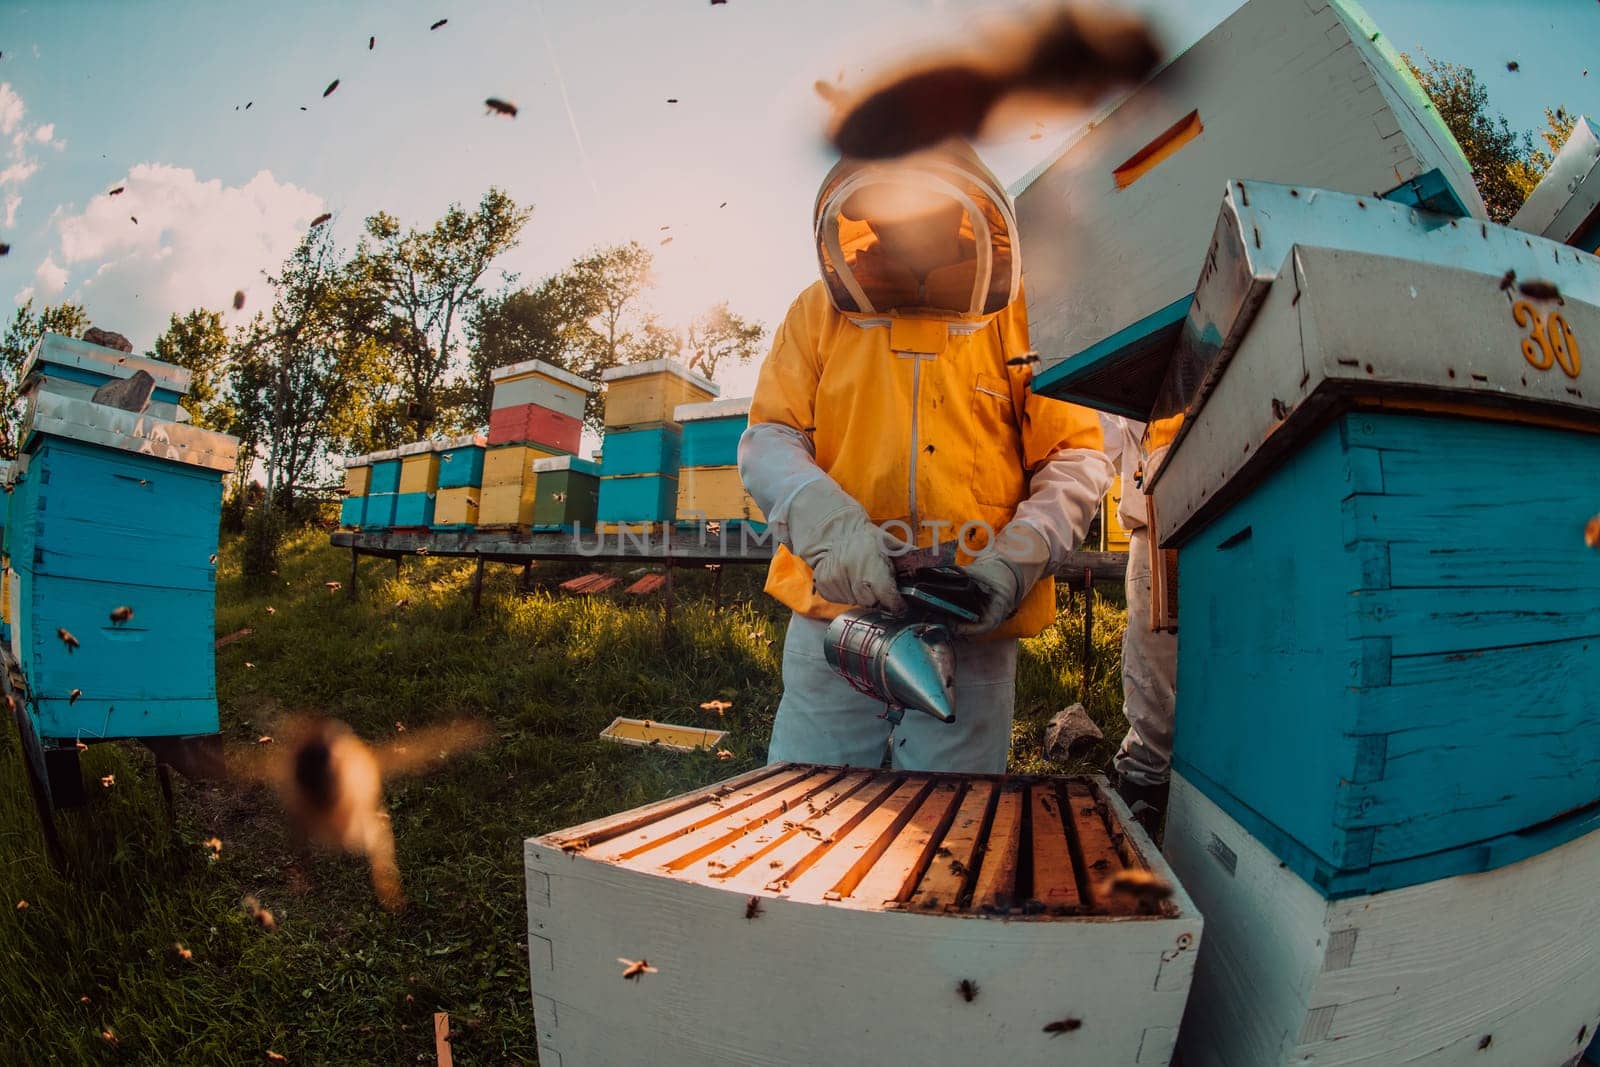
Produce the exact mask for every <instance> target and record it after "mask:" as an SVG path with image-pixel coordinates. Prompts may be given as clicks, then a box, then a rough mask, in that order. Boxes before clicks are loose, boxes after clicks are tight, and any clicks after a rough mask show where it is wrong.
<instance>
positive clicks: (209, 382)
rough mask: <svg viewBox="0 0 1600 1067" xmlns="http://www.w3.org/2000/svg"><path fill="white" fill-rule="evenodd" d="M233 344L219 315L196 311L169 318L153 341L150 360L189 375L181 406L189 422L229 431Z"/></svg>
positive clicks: (230, 426)
mask: <svg viewBox="0 0 1600 1067" xmlns="http://www.w3.org/2000/svg"><path fill="white" fill-rule="evenodd" d="M232 354H233V344H232V341H231V340H230V339H229V337H228V331H227V330H226V329H225V328H224V327H223V325H222V314H221V312H217V311H208V310H206V309H205V308H196V309H195V310H193V311H191V312H189V313H188V314H187V315H183V316H181V317H180V316H178V315H176V314H174V315H172V316H171V317H170V318H169V319H168V321H167V329H166V332H164V333H163V334H162V335H161V336H160V337H157V338H156V343H155V347H154V348H153V349H152V350H151V351H150V358H151V359H159V360H162V361H163V362H166V363H173V364H176V365H177V366H179V367H182V368H184V369H185V370H187V371H188V372H189V375H190V378H189V392H188V393H187V394H186V395H185V396H184V400H183V406H184V407H185V408H186V409H187V410H188V412H189V416H190V420H191V421H192V422H193V423H194V424H195V425H196V426H199V427H201V428H202V429H206V430H218V431H221V432H223V433H230V432H232V427H233V422H234V415H235V412H234V408H233V403H232V400H231V397H230V396H229V395H228V391H227V382H226V377H227V374H228V370H229V362H230V360H231V359H232Z"/></svg>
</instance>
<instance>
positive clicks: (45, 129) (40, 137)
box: [33, 122, 56, 144]
mask: <svg viewBox="0 0 1600 1067" xmlns="http://www.w3.org/2000/svg"><path fill="white" fill-rule="evenodd" d="M55 135H56V124H55V123H53V122H47V123H45V124H44V125H43V126H40V127H39V128H38V129H37V130H34V131H33V139H34V140H35V141H38V142H39V143H40V144H49V143H50V138H52V137H54V136H55Z"/></svg>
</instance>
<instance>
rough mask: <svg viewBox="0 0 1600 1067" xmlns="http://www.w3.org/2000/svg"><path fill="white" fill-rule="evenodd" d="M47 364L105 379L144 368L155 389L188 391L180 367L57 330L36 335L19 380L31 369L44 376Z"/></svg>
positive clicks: (46, 371) (187, 373) (187, 380)
mask: <svg viewBox="0 0 1600 1067" xmlns="http://www.w3.org/2000/svg"><path fill="white" fill-rule="evenodd" d="M51 364H54V365H56V366H61V367H72V368H74V369H77V370H86V371H90V372H91V373H94V374H103V375H105V376H107V377H109V378H128V377H132V376H133V375H134V374H135V373H136V372H138V371H147V372H149V374H150V377H152V378H154V379H155V380H156V388H158V389H165V390H168V391H170V392H174V393H180V394H181V393H187V392H188V391H189V381H190V377H191V375H190V373H189V371H187V370H186V369H184V368H183V367H179V366H175V365H173V364H171V363H163V362H162V361H161V360H157V359H146V358H144V357H143V356H135V355H132V354H131V353H128V352H118V351H117V350H116V349H114V348H106V347H104V346H103V345H96V344H90V343H89V342H88V341H85V340H82V339H80V338H77V337H64V336H62V335H61V334H59V333H47V334H45V335H44V336H42V337H40V338H39V342H38V343H37V344H35V345H34V346H33V351H31V352H29V353H28V358H27V359H26V360H25V361H23V364H22V371H21V373H20V375H19V380H26V379H27V377H28V376H29V375H30V374H32V373H34V372H35V371H38V372H39V373H41V374H46V375H47V374H48V373H49V371H48V370H47V368H48V367H49V366H50V365H51Z"/></svg>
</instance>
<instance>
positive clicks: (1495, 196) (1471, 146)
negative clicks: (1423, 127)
mask: <svg viewBox="0 0 1600 1067" xmlns="http://www.w3.org/2000/svg"><path fill="white" fill-rule="evenodd" d="M1421 55H1422V59H1423V60H1424V61H1425V62H1426V63H1427V67H1426V69H1424V68H1423V67H1421V66H1419V65H1418V64H1417V63H1416V62H1415V61H1413V60H1412V58H1411V57H1410V56H1407V55H1403V56H1402V57H1401V58H1402V59H1404V60H1405V63H1406V66H1407V67H1409V68H1410V69H1411V73H1412V75H1413V76H1414V77H1415V78H1416V79H1417V82H1418V83H1419V84H1420V85H1421V86H1422V88H1423V91H1424V92H1426V93H1427V94H1428V99H1430V100H1431V101H1433V106H1434V107H1435V108H1436V109H1438V112H1439V117H1440V118H1441V119H1443V120H1444V124H1445V126H1446V127H1448V128H1449V130H1450V133H1451V134H1452V135H1453V136H1454V137H1455V139H1456V143H1457V144H1459V145H1460V146H1461V151H1462V152H1463V153H1465V154H1466V157H1467V162H1468V164H1470V165H1471V167H1472V177H1473V180H1474V181H1475V182H1477V185H1478V193H1479V195H1481V196H1482V197H1483V203H1484V206H1485V207H1486V208H1487V209H1488V211H1489V219H1490V220H1491V221H1493V222H1498V223H1502V224H1504V223H1507V222H1510V221H1511V217H1512V216H1513V215H1515V214H1516V213H1517V209H1518V208H1520V207H1521V206H1522V203H1523V201H1524V200H1526V199H1527V198H1528V194H1529V193H1531V192H1532V191H1533V187H1534V186H1535V185H1537V184H1539V179H1540V178H1542V177H1544V172H1545V171H1546V170H1548V169H1549V168H1550V162H1551V160H1552V159H1553V158H1554V155H1555V152H1556V151H1558V150H1559V149H1560V147H1561V145H1562V143H1564V142H1565V139H1566V134H1567V133H1568V132H1569V131H1570V130H1571V129H1572V119H1571V118H1569V117H1567V116H1566V112H1565V110H1564V109H1556V110H1554V111H1552V110H1550V109H1546V111H1545V116H1546V119H1547V122H1548V126H1547V128H1546V129H1545V130H1543V131H1541V134H1540V137H1541V140H1543V141H1544V143H1545V145H1546V146H1547V147H1549V149H1550V151H1549V152H1548V153H1546V152H1543V151H1541V150H1539V149H1537V148H1535V147H1534V142H1533V136H1532V135H1531V134H1529V133H1528V132H1526V131H1521V132H1519V131H1516V130H1513V129H1512V128H1511V124H1510V123H1509V122H1507V121H1506V118H1505V116H1504V115H1501V114H1498V113H1496V112H1494V111H1493V110H1491V108H1490V104H1489V90H1488V88H1487V87H1485V86H1484V84H1483V83H1482V82H1481V81H1479V80H1478V76H1477V74H1475V73H1474V72H1473V70H1472V68H1471V67H1464V66H1461V65H1459V64H1456V63H1446V62H1443V61H1441V60H1437V59H1434V58H1433V57H1432V56H1430V55H1428V54H1427V53H1426V52H1424V53H1422V54H1421ZM1563 123H1564V125H1563Z"/></svg>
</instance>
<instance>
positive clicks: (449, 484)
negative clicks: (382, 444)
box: [396, 445, 483, 489]
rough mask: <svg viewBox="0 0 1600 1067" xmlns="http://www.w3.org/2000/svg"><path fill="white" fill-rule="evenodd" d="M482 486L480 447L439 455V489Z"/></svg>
mask: <svg viewBox="0 0 1600 1067" xmlns="http://www.w3.org/2000/svg"><path fill="white" fill-rule="evenodd" d="M396 484H397V485H398V483H396ZM482 484H483V446H482V445H463V446H462V447H460V448H450V449H446V450H445V451H443V452H441V453H439V488H440V489H462V488H469V487H470V488H476V487H478V486H480V485H482Z"/></svg>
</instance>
